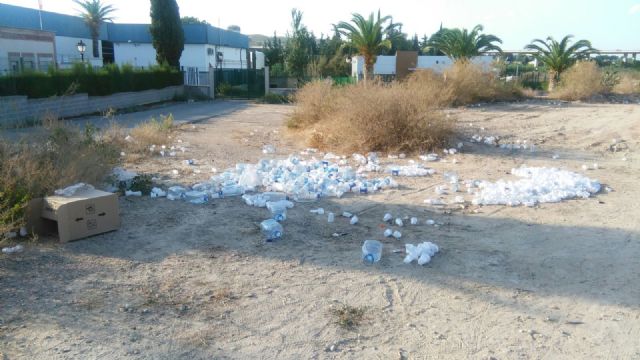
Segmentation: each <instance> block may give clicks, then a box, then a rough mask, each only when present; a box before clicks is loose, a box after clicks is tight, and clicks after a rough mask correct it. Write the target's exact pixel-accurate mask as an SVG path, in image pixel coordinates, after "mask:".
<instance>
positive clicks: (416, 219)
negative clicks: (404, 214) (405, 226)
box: [411, 217, 418, 225]
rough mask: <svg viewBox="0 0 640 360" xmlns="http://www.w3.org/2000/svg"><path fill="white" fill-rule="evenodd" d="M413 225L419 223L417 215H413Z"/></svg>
mask: <svg viewBox="0 0 640 360" xmlns="http://www.w3.org/2000/svg"><path fill="white" fill-rule="evenodd" d="M411 225H418V218H417V217H412V218H411Z"/></svg>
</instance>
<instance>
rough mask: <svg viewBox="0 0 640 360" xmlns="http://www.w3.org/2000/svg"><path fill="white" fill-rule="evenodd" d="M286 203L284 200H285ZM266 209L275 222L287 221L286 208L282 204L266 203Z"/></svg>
mask: <svg viewBox="0 0 640 360" xmlns="http://www.w3.org/2000/svg"><path fill="white" fill-rule="evenodd" d="M285 201H286V200H285ZM267 209H269V211H271V215H272V216H273V219H274V220H276V221H284V220H286V219H287V206H286V204H285V203H282V202H268V203H267Z"/></svg>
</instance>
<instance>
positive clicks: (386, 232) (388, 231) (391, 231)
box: [384, 229, 393, 237]
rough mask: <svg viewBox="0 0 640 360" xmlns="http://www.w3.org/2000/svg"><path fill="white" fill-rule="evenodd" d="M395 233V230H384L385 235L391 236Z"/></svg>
mask: <svg viewBox="0 0 640 360" xmlns="http://www.w3.org/2000/svg"><path fill="white" fill-rule="evenodd" d="M392 235H393V230H391V229H386V230H385V231H384V237H391V236H392Z"/></svg>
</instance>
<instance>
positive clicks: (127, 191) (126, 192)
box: [124, 190, 142, 196]
mask: <svg viewBox="0 0 640 360" xmlns="http://www.w3.org/2000/svg"><path fill="white" fill-rule="evenodd" d="M124 196H142V191H131V190H126V191H125V192H124Z"/></svg>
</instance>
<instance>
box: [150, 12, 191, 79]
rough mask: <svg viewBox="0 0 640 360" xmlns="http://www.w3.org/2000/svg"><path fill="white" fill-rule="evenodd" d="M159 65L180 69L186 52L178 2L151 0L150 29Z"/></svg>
mask: <svg viewBox="0 0 640 360" xmlns="http://www.w3.org/2000/svg"><path fill="white" fill-rule="evenodd" d="M149 32H150V33H151V38H152V40H153V47H154V48H155V49H156V60H157V62H158V64H164V63H167V64H168V65H170V66H172V67H180V56H182V51H183V50H184V30H183V29H182V22H181V21H180V9H179V8H178V4H177V3H176V0H151V26H150V27H149Z"/></svg>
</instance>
